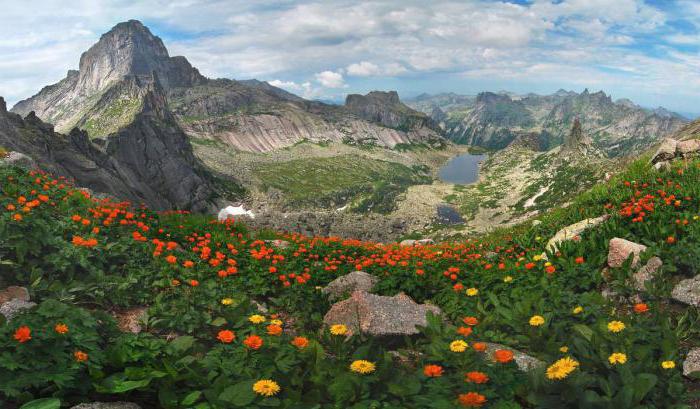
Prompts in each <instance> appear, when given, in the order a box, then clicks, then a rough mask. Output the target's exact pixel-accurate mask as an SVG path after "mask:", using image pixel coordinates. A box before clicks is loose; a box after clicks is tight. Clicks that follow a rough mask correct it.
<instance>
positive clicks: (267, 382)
mask: <svg viewBox="0 0 700 409" xmlns="http://www.w3.org/2000/svg"><path fill="white" fill-rule="evenodd" d="M280 389H281V388H280V386H279V385H278V384H277V382H275V381H273V380H271V379H262V380H259V381H257V382H255V383H254V384H253V391H254V392H255V393H257V394H258V395H262V396H266V397H270V396H273V395H276V394H277V392H279V391H280Z"/></svg>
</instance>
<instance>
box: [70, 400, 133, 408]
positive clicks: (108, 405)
mask: <svg viewBox="0 0 700 409" xmlns="http://www.w3.org/2000/svg"><path fill="white" fill-rule="evenodd" d="M71 409H141V406H139V405H137V404H135V403H131V402H92V403H81V404H80V405H77V406H73V407H71Z"/></svg>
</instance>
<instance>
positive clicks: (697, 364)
mask: <svg viewBox="0 0 700 409" xmlns="http://www.w3.org/2000/svg"><path fill="white" fill-rule="evenodd" d="M693 372H700V348H693V349H691V350H690V351H689V352H688V356H686V357H685V361H683V375H685V376H689V375H690V374H691V373H693Z"/></svg>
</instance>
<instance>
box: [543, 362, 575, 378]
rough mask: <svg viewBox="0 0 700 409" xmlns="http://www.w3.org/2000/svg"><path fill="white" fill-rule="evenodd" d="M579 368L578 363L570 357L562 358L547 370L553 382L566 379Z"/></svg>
mask: <svg viewBox="0 0 700 409" xmlns="http://www.w3.org/2000/svg"><path fill="white" fill-rule="evenodd" d="M578 366H579V363H578V361H576V360H574V359H571V358H569V357H565V358H562V359H560V360H558V361H556V362H555V363H553V364H552V365H550V366H549V368H547V378H549V379H552V380H560V379H564V378H566V377H567V376H569V374H571V372H573V371H574V370H575V369H576V368H578Z"/></svg>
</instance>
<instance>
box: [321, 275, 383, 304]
mask: <svg viewBox="0 0 700 409" xmlns="http://www.w3.org/2000/svg"><path fill="white" fill-rule="evenodd" d="M378 281H379V279H377V277H375V276H373V275H372V274H368V273H365V272H364V271H353V272H352V273H348V274H345V275H343V276H340V277H338V278H336V279H335V280H333V281H331V282H330V283H328V285H327V286H325V287H324V288H323V290H321V292H322V293H323V294H326V295H327V296H328V299H329V300H330V301H335V300H339V299H342V297H344V296H347V295H350V294H352V293H353V292H355V291H364V292H367V293H370V292H372V287H374V285H375V284H377V282H378Z"/></svg>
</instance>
